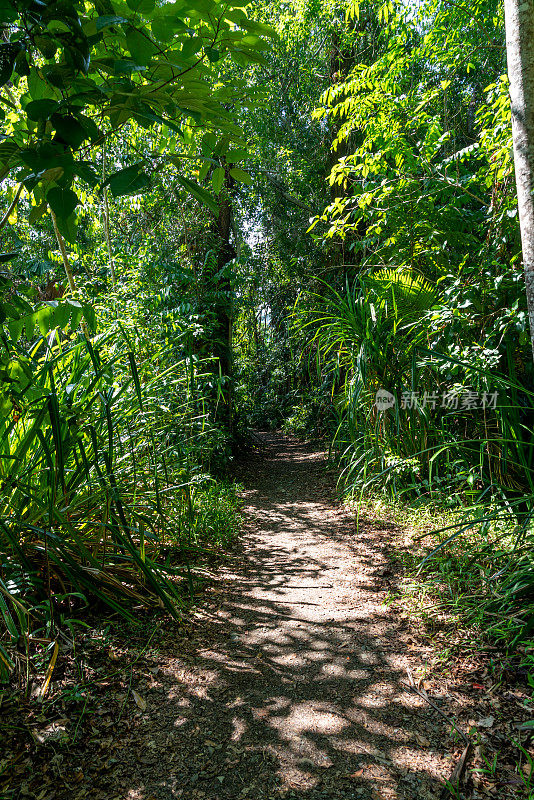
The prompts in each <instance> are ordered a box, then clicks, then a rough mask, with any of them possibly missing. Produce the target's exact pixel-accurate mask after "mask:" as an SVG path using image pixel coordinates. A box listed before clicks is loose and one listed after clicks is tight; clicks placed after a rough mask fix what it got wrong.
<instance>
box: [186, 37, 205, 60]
mask: <svg viewBox="0 0 534 800" xmlns="http://www.w3.org/2000/svg"><path fill="white" fill-rule="evenodd" d="M201 47H202V39H201V38H200V37H199V36H193V37H191V39H186V40H185V42H184V43H183V45H182V50H181V55H182V57H183V58H191V56H194V55H195V53H198V51H199V50H200V48H201Z"/></svg>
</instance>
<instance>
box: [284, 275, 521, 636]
mask: <svg viewBox="0 0 534 800" xmlns="http://www.w3.org/2000/svg"><path fill="white" fill-rule="evenodd" d="M449 304H450V298H448V297H447V295H446V293H444V292H443V291H441V289H440V285H439V284H437V285H436V284H433V283H432V282H431V281H430V280H429V279H427V278H425V277H424V276H423V275H421V274H419V273H418V272H416V271H415V270H412V269H409V268H399V269H397V270H394V269H381V270H378V271H376V270H375V271H371V272H370V273H369V275H367V276H362V277H360V278H359V279H358V280H357V282H356V283H355V284H354V285H353V286H347V287H346V288H345V290H336V289H334V288H333V287H329V286H325V287H324V291H323V292H322V294H320V295H319V294H315V295H313V296H312V297H311V301H310V298H306V297H303V298H302V300H301V302H300V304H297V307H296V310H295V315H296V321H297V324H299V325H302V324H304V325H305V326H306V328H307V329H308V332H309V339H308V342H309V343H308V358H311V359H313V362H314V368H315V369H316V370H317V371H318V373H319V375H320V380H321V381H322V383H323V385H324V384H326V385H327V386H328V391H329V392H330V395H331V398H332V406H333V408H334V409H335V412H336V416H337V421H336V424H335V427H334V428H333V430H332V436H333V443H334V450H335V451H336V452H337V456H338V459H339V463H340V467H341V480H342V483H343V486H344V492H345V493H346V495H347V496H348V497H350V498H352V499H356V500H357V501H358V500H363V499H365V498H366V497H367V496H368V495H369V494H373V493H375V494H376V493H377V492H379V493H380V492H383V493H385V494H387V495H388V496H389V497H390V498H392V499H396V500H399V499H402V500H403V501H404V502H406V503H408V504H409V505H411V506H412V507H417V506H421V505H423V504H431V505H432V504H434V505H439V506H441V508H445V509H447V510H448V514H449V520H450V524H448V525H446V526H445V528H442V529H440V530H434V531H433V532H432V537H433V538H432V542H433V546H432V547H431V548H430V550H431V552H430V553H428V554H427V556H426V557H425V560H424V561H423V562H422V563H421V564H420V566H421V569H422V570H423V571H424V573H425V575H427V578H428V580H429V581H432V580H433V578H432V569H434V570H437V573H436V574H435V580H436V582H437V583H438V584H440V585H441V583H442V582H443V581H445V583H446V584H447V586H448V587H449V589H448V590H447V591H444V592H443V598H445V597H447V596H448V597H449V600H450V603H451V606H452V605H454V604H455V603H458V602H459V600H458V598H459V597H460V596H463V597H464V599H465V598H466V597H467V596H468V595H469V592H467V590H466V587H467V583H466V581H468V582H469V581H471V579H473V576H476V578H475V582H476V583H477V592H476V603H473V604H471V606H470V608H471V611H472V612H475V611H476V614H478V615H480V614H481V613H482V612H483V613H485V614H487V620H488V622H487V624H486V623H485V625H484V627H485V630H486V631H487V632H488V634H489V633H490V632H491V635H492V636H495V637H496V638H498V639H499V640H500V641H501V643H504V642H505V641H506V642H508V644H513V643H515V644H517V642H518V641H519V640H520V639H521V637H522V636H529V635H530V630H531V624H532V619H533V618H534V563H533V560H532V556H531V553H532V544H533V539H532V514H533V512H534V484H533V481H534V470H533V457H534V452H533V441H534V434H533V431H534V424H533V423H534V393H533V392H532V391H530V389H529V388H528V386H527V384H526V382H525V375H524V370H523V368H522V364H521V361H520V360H519V359H518V354H517V348H515V347H514V344H513V341H512V340H511V339H509V338H504V337H502V336H501V337H500V342H499V347H496V346H494V341H493V340H492V335H493V334H492V333H491V332H489V333H488V335H487V337H486V339H485V340H484V339H482V341H480V342H470V343H469V344H468V343H466V342H465V341H464V342H461V341H460V340H459V339H458V337H455V336H454V335H452V334H451V331H450V329H449V330H448V329H447V325H446V324H444V323H443V320H450V317H451V315H450V305H449ZM465 338H466V337H465V331H464V339H465ZM467 338H468V337H467ZM384 401H385V403H384ZM467 553H468V554H469V556H467V555H466V554H467ZM466 559H467V562H469V565H470V566H469V568H468V567H467V566H466ZM453 574H455V575H456V579H453V577H452V576H453ZM481 575H484V579H483V580H482V581H481V580H480V576H481ZM469 576H470V577H469ZM469 596H471V595H469ZM473 596H474V595H473ZM443 602H445V600H443ZM464 610H465V611H466V613H467V605H466V606H465V609H464Z"/></svg>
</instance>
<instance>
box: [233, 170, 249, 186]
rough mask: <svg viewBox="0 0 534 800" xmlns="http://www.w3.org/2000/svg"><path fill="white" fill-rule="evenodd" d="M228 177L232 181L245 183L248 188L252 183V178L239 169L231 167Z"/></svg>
mask: <svg viewBox="0 0 534 800" xmlns="http://www.w3.org/2000/svg"><path fill="white" fill-rule="evenodd" d="M230 175H231V176H232V178H233V179H234V180H236V181H238V182H239V183H246V185H247V186H250V185H251V183H252V178H251V177H250V175H249V174H248V172H245V170H244V169H241V168H240V167H233V168H232V169H231V170H230Z"/></svg>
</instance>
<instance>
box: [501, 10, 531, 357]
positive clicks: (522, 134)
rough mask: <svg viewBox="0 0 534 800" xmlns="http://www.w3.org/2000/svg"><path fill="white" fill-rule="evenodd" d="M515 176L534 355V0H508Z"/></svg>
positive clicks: (507, 16)
mask: <svg viewBox="0 0 534 800" xmlns="http://www.w3.org/2000/svg"><path fill="white" fill-rule="evenodd" d="M504 13H505V22H506V54H507V59H508V78H509V80H510V104H511V108H512V137H513V142H514V165H515V180H516V184H517V204H518V208H519V225H520V229H521V246H522V250H523V266H524V270H525V291H526V295H527V308H528V319H529V325H530V341H531V345H532V353H533V357H534V196H533V192H534V0H504Z"/></svg>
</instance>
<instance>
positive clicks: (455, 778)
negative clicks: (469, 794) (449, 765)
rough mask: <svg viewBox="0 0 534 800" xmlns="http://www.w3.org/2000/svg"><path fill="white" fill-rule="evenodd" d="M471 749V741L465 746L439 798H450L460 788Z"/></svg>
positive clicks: (442, 799)
mask: <svg viewBox="0 0 534 800" xmlns="http://www.w3.org/2000/svg"><path fill="white" fill-rule="evenodd" d="M470 751H471V742H469V744H467V745H466V746H465V747H464V751H463V753H462V755H461V756H460V760H459V761H458V763H457V764H456V766H455V767H454V769H453V771H452V772H451V777H450V778H449V780H448V781H447V782H446V784H445V786H444V787H443V789H442V790H441V794H440V796H439V800H449V797H451V796H453V792H454V791H455V790H456V789H457V788H458V785H459V783H460V780H461V778H462V775H463V774H464V770H465V765H466V764H467V757H468V755H469V753H470Z"/></svg>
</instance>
